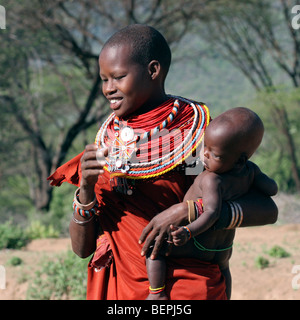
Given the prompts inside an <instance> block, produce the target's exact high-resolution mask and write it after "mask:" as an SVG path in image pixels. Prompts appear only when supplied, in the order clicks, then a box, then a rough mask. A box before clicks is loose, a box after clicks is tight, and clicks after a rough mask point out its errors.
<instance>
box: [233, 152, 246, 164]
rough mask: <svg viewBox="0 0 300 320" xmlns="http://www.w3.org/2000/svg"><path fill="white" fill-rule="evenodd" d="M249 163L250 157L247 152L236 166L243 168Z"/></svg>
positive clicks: (241, 156)
mask: <svg viewBox="0 0 300 320" xmlns="http://www.w3.org/2000/svg"><path fill="white" fill-rule="evenodd" d="M247 161H248V156H247V155H246V153H245V152H243V153H242V154H241V155H240V157H239V159H238V161H237V162H236V166H238V167H242V166H244V165H245V163H246V162H247Z"/></svg>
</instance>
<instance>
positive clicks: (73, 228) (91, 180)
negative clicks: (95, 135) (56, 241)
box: [69, 144, 107, 258]
mask: <svg viewBox="0 0 300 320" xmlns="http://www.w3.org/2000/svg"><path fill="white" fill-rule="evenodd" d="M101 152H102V154H101ZM105 155H107V150H99V149H98V147H97V145H95V144H91V145H87V146H86V148H85V152H84V154H83V156H82V158H81V172H82V177H81V182H80V192H79V202H80V203H81V204H88V203H90V202H92V201H93V199H94V198H95V193H94V186H95V184H96V183H97V180H98V177H99V174H102V173H103V166H104V165H105V162H104V161H102V157H104V156H105ZM82 222H83V223H82ZM97 227H98V226H97V223H96V219H95V218H93V219H86V218H84V217H82V216H80V215H79V214H78V213H76V212H75V213H74V218H73V219H72V220H71V222H70V226H69V231H70V236H71V243H72V249H73V251H74V252H75V253H76V254H77V255H78V256H79V257H81V258H86V257H88V256H89V255H91V254H92V253H93V252H94V251H95V250H96V237H97V232H98V230H97Z"/></svg>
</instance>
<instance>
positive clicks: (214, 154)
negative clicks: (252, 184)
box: [203, 126, 239, 173]
mask: <svg viewBox="0 0 300 320" xmlns="http://www.w3.org/2000/svg"><path fill="white" fill-rule="evenodd" d="M238 158H239V155H238V154H237V153H236V152H235V151H234V147H230V146H228V143H227V141H226V137H225V136H224V134H222V133H221V132H218V130H215V129H214V128H213V127H212V126H208V127H207V129H206V131H205V135H204V153H203V163H204V167H205V169H206V170H207V171H211V172H215V173H224V172H227V171H230V170H231V169H233V167H234V165H235V164H236V163H237V161H238Z"/></svg>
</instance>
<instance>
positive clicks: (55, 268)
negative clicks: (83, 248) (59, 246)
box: [27, 251, 89, 300]
mask: <svg viewBox="0 0 300 320" xmlns="http://www.w3.org/2000/svg"><path fill="white" fill-rule="evenodd" d="M88 259H89V258H87V259H84V260H83V259H80V258H78V257H77V256H76V255H75V254H74V253H73V252H72V251H67V252H66V253H64V254H59V255H57V256H56V258H55V260H54V261H50V260H48V261H44V262H43V264H42V266H41V269H40V270H38V271H36V274H35V278H34V280H33V283H31V284H30V285H29V288H28V291H27V299H28V300H50V299H51V300H70V299H76V300H83V299H85V296H86V281H87V263H88Z"/></svg>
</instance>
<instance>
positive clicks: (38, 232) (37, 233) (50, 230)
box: [26, 220, 59, 240]
mask: <svg viewBox="0 0 300 320" xmlns="http://www.w3.org/2000/svg"><path fill="white" fill-rule="evenodd" d="M26 232H27V235H28V238H29V239H30V240H34V239H42V238H58V236H59V232H58V231H57V230H55V229H54V227H53V226H52V225H49V226H46V225H44V224H42V223H41V222H40V221H38V220H36V221H32V222H31V224H30V226H29V227H28V228H27V229H26Z"/></svg>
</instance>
